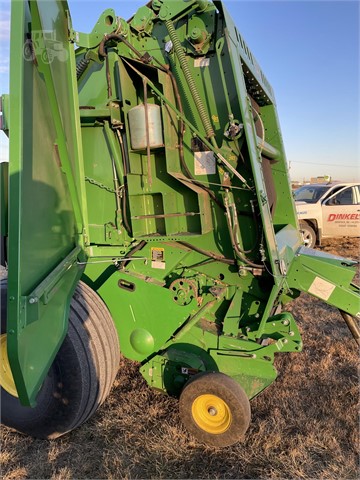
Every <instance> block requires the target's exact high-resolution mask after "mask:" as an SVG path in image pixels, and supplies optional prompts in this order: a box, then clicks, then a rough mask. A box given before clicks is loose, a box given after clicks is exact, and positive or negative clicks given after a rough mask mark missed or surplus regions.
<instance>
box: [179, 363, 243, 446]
mask: <svg viewBox="0 0 360 480" xmlns="http://www.w3.org/2000/svg"><path fill="white" fill-rule="evenodd" d="M179 408H180V417H181V420H182V422H183V423H184V425H185V426H186V428H187V429H188V430H189V431H190V433H192V434H193V435H194V437H196V438H197V439H198V440H199V441H200V442H202V443H205V444H207V445H212V446H214V447H226V446H228V445H232V444H233V443H236V442H237V441H239V440H240V439H241V437H242V436H243V435H244V433H245V432H246V430H247V429H248V427H249V424H250V418H251V410H250V402H249V399H248V397H247V396H246V393H245V392H244V390H243V389H242V388H241V387H240V385H239V384H238V383H236V382H235V380H233V379H232V378H230V377H228V376H227V375H224V374H223V373H209V372H206V373H200V374H198V375H196V376H195V377H194V378H193V379H191V380H189V382H188V383H187V384H186V385H185V387H184V389H183V391H182V393H181V396H180V402H179Z"/></svg>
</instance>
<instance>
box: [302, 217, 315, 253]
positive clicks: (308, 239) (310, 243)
mask: <svg viewBox="0 0 360 480" xmlns="http://www.w3.org/2000/svg"><path fill="white" fill-rule="evenodd" d="M300 231H301V233H302V236H303V240H304V245H305V247H307V248H314V247H315V244H316V233H315V230H314V229H313V228H312V227H311V226H310V225H309V224H308V223H306V222H300Z"/></svg>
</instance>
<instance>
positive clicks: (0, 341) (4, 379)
mask: <svg viewBox="0 0 360 480" xmlns="http://www.w3.org/2000/svg"><path fill="white" fill-rule="evenodd" d="M6 337H7V336H6V334H4V335H0V357H1V358H0V360H1V363H0V385H1V386H2V388H3V389H4V390H6V391H7V392H8V393H10V395H13V396H14V397H17V396H18V394H17V391H16V387H15V382H14V378H13V376H12V373H11V368H10V363H9V359H8V354H7V343H6Z"/></svg>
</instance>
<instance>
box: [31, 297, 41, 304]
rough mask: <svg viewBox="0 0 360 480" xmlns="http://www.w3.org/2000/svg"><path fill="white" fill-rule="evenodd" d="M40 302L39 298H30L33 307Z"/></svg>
mask: <svg viewBox="0 0 360 480" xmlns="http://www.w3.org/2000/svg"><path fill="white" fill-rule="evenodd" d="M38 301H39V299H38V298H37V297H31V298H29V303H30V304H31V305H33V304H34V303H37V302H38Z"/></svg>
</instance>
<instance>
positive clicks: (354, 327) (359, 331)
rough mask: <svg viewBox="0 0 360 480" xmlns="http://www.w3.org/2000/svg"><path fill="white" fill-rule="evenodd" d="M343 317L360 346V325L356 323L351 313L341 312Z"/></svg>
mask: <svg viewBox="0 0 360 480" xmlns="http://www.w3.org/2000/svg"><path fill="white" fill-rule="evenodd" d="M339 311H340V313H341V316H342V317H343V319H344V320H345V323H346V325H347V326H348V327H349V330H350V332H351V333H352V336H353V337H354V339H355V342H356V343H357V344H358V345H360V328H359V325H358V324H357V323H356V320H355V318H354V317H352V316H351V315H350V314H349V313H346V312H344V311H343V310H339Z"/></svg>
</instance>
